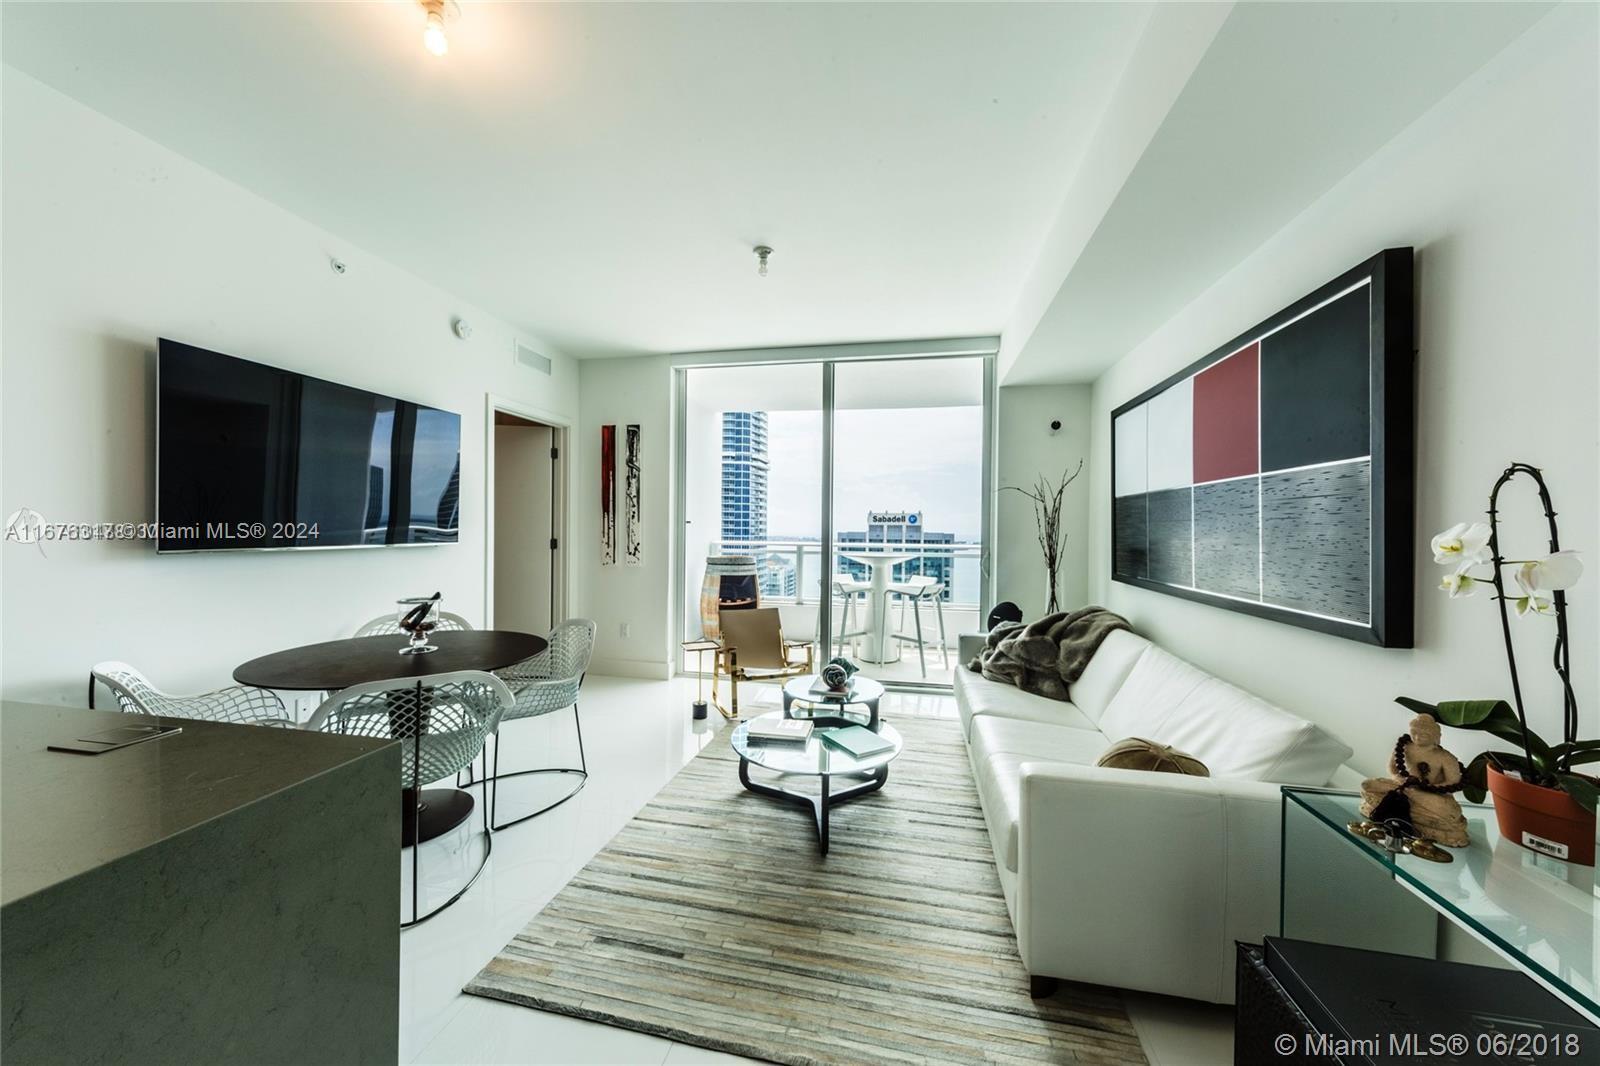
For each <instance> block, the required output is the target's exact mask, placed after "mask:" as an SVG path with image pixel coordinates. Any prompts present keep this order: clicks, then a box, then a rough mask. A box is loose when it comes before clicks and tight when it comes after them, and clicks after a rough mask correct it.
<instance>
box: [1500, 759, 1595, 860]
mask: <svg viewBox="0 0 1600 1066" xmlns="http://www.w3.org/2000/svg"><path fill="white" fill-rule="evenodd" d="M1489 794H1490V795H1492V796H1493V797H1494V816H1495V820H1496V821H1498V822H1499V823H1500V835H1501V836H1503V837H1505V838H1506V839H1507V840H1510V841H1514V842H1515V843H1518V844H1521V845H1522V846H1523V847H1525V848H1527V849H1528V850H1529V851H1536V852H1538V853H1539V854H1540V855H1549V856H1551V857H1552V858H1556V859H1564V860H1566V861H1567V862H1575V863H1579V864H1580V865H1583V866H1593V865H1594V828H1595V821H1594V813H1593V812H1592V811H1586V810H1584V809H1583V808H1582V807H1580V806H1578V804H1577V802H1576V801H1575V800H1573V798H1572V797H1571V796H1569V795H1567V794H1566V793H1565V792H1562V791H1561V790H1560V789H1556V788H1545V787H1544V786H1543V785H1533V784H1529V783H1528V782H1526V781H1524V780H1523V779H1522V778H1520V777H1513V776H1512V775H1510V774H1503V773H1501V772H1500V771H1499V770H1498V769H1496V768H1495V766H1494V764H1493V763H1490V764H1489Z"/></svg>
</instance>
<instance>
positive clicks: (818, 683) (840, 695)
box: [811, 677, 856, 700]
mask: <svg viewBox="0 0 1600 1066" xmlns="http://www.w3.org/2000/svg"><path fill="white" fill-rule="evenodd" d="M855 688H856V679H855V678H853V677H852V678H851V679H850V681H849V683H848V684H846V685H845V687H844V690H843V691H842V692H841V691H840V690H839V689H836V688H829V687H828V683H827V682H826V681H824V680H822V678H820V677H819V678H817V679H816V680H815V681H813V682H812V683H811V695H813V696H821V697H825V698H831V699H836V700H843V699H848V698H849V697H850V694H851V693H852V692H854V691H855Z"/></svg>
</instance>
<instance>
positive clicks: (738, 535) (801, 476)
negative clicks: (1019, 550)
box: [677, 356, 991, 685]
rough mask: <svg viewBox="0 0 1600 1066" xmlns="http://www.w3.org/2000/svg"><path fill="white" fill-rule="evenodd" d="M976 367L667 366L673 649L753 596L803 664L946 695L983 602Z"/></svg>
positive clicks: (960, 363) (981, 429)
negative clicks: (675, 548) (670, 378)
mask: <svg viewBox="0 0 1600 1066" xmlns="http://www.w3.org/2000/svg"><path fill="white" fill-rule="evenodd" d="M989 371H990V364H989V360H988V359H987V358H986V357H983V356H965V357H941V358H936V359H876V360H858V361H829V360H817V361H806V362H788V363H775V362H768V363H749V364H735V365H729V364H719V365H711V366H697V367H688V368H685V369H682V370H680V371H679V372H678V376H677V388H678V390H679V396H678V412H679V421H680V432H679V436H678V458H679V465H678V471H677V473H678V484H679V492H678V500H679V504H678V506H679V510H680V512H681V513H680V521H681V527H680V528H681V530H682V537H681V555H682V568H681V570H680V573H679V579H678V582H677V586H678V604H677V616H678V620H679V633H680V636H681V639H683V640H693V639H695V638H696V637H699V636H700V635H702V633H705V632H707V631H712V632H714V631H715V627H716V625H717V622H716V619H717V617H718V615H719V612H720V611H721V610H722V609H724V607H726V606H731V605H733V604H735V603H737V604H739V605H745V604H746V603H747V602H748V601H755V602H758V603H759V604H760V605H761V606H764V607H775V608H777V609H778V611H779V613H780V617H781V619H782V624H783V633H784V636H785V637H786V638H789V639H795V638H800V639H807V640H812V641H814V642H816V645H817V657H818V662H819V663H820V662H822V661H825V660H826V659H828V658H830V657H831V656H833V655H836V654H844V655H848V656H850V657H851V658H853V659H855V660H856V661H857V662H859V663H860V664H861V666H862V668H863V669H864V670H865V671H866V672H867V673H868V675H869V676H872V677H876V678H878V679H880V680H883V681H887V682H891V683H903V684H913V685H915V684H934V685H947V684H948V683H949V679H950V675H949V669H950V667H951V666H952V665H954V663H955V645H956V637H957V634H959V633H962V632H970V631H972V630H973V629H975V628H977V626H978V620H979V612H980V610H981V608H982V607H983V605H984V600H985V597H986V593H987V588H986V582H985V578H984V573H985V567H984V560H985V555H984V551H985V546H986V539H985V537H986V531H987V524H988V513H989V509H988V507H987V506H985V494H986V492H987V490H988V488H987V482H986V478H985V475H984V471H985V470H986V469H987V463H988V448H987V442H988V438H989V432H990V431H989V424H988V421H987V417H986V413H987V410H988V405H987V397H988V396H989V392H990V388H991V386H990V377H991V375H990V372H989ZM706 665H707V668H709V663H707V664H706ZM680 668H681V669H683V670H686V671H694V670H697V669H699V668H700V663H699V659H698V658H697V656H696V655H695V653H692V652H690V653H685V655H684V656H683V661H682V662H681V664H680Z"/></svg>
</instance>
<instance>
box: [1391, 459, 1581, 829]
mask: <svg viewBox="0 0 1600 1066" xmlns="http://www.w3.org/2000/svg"><path fill="white" fill-rule="evenodd" d="M1518 476H1526V477H1529V478H1532V479H1533V481H1534V483H1535V484H1537V485H1538V487H1539V502H1540V503H1541V504H1543V505H1544V513H1545V519H1546V521H1547V523H1548V525H1549V530H1550V542H1549V551H1548V552H1547V553H1546V554H1544V555H1539V556H1534V557H1532V558H1528V559H1508V558H1506V557H1505V555H1504V553H1503V552H1502V551H1501V548H1500V522H1499V514H1500V510H1499V508H1500V490H1501V489H1502V488H1504V487H1505V486H1506V484H1507V483H1508V482H1510V481H1511V480H1513V479H1514V478H1516V477H1518ZM1433 561H1434V562H1436V563H1439V564H1441V565H1443V566H1446V567H1448V568H1449V571H1448V572H1447V573H1446V574H1445V576H1444V579H1443V580H1441V581H1440V582H1439V587H1440V588H1441V589H1443V590H1444V591H1445V592H1447V593H1449V594H1450V598H1451V599H1460V598H1462V597H1466V596H1472V595H1474V594H1475V593H1476V592H1477V591H1478V590H1479V589H1480V588H1483V587H1485V586H1487V587H1489V588H1491V589H1493V594H1494V599H1495V601H1496V602H1497V604H1498V606H1499V609H1500V627H1501V632H1502V634H1503V635H1504V637H1505V647H1506V665H1507V667H1508V669H1509V670H1510V674H1511V695H1512V700H1513V702H1514V704H1515V709H1514V711H1513V707H1512V706H1511V705H1508V704H1507V703H1506V702H1505V701H1504V700H1456V701H1450V702H1447V703H1440V704H1437V705H1435V704H1427V703H1423V702H1422V701H1420V700H1413V699H1409V698H1407V697H1401V698H1400V699H1399V701H1398V702H1399V703H1401V704H1403V705H1404V706H1406V707H1408V708H1410V709H1411V710H1413V711H1421V712H1423V713H1427V714H1431V715H1433V717H1435V718H1438V719H1439V720H1440V721H1442V722H1444V723H1445V724H1447V725H1453V726H1458V727H1461V728H1466V729H1483V730H1487V731H1489V732H1492V733H1494V734H1495V735H1496V736H1498V737H1501V738H1502V739H1504V740H1509V741H1512V742H1513V743H1516V744H1518V745H1520V746H1521V748H1522V754H1521V755H1520V756H1518V755H1512V754H1510V753H1506V752H1485V753H1484V754H1483V755H1480V756H1478V758H1476V759H1474V760H1473V761H1472V763H1471V765H1470V766H1469V767H1468V768H1467V773H1466V785H1467V793H1468V797H1469V798H1472V799H1481V798H1482V795H1483V784H1482V782H1483V780H1484V773H1485V769H1486V765H1487V763H1488V762H1491V761H1492V762H1494V763H1495V765H1496V766H1497V767H1499V768H1500V769H1504V770H1515V771H1516V772H1518V773H1519V774H1521V775H1522V777H1523V778H1524V779H1525V780H1527V781H1529V782H1531V783H1533V784H1538V785H1544V786H1546V787H1548V788H1558V789H1561V790H1563V791H1565V792H1566V793H1568V794H1569V795H1571V796H1572V797H1573V799H1575V800H1577V801H1578V802H1579V803H1580V804H1582V805H1583V806H1584V807H1586V808H1587V809H1589V810H1591V811H1592V810H1594V809H1595V805H1596V798H1597V795H1600V793H1597V791H1596V789H1595V786H1594V782H1592V781H1591V780H1589V779H1588V778H1584V777H1581V776H1578V775H1575V774H1573V773H1572V766H1573V764H1574V763H1588V762H1595V761H1600V741H1580V740H1578V739H1577V733H1578V699H1577V696H1576V695H1575V694H1574V692H1573V690H1572V653H1571V647H1570V644H1569V640H1568V634H1567V596H1566V593H1567V590H1568V589H1570V588H1572V586H1573V585H1575V584H1577V582H1578V579H1579V578H1580V577H1582V576H1583V562H1582V560H1580V559H1579V557H1578V553H1577V552H1574V551H1571V550H1570V549H1563V548H1562V547H1561V545H1560V535H1559V532H1558V530H1557V528H1556V512H1555V507H1554V506H1553V505H1552V503H1551V501H1550V490H1549V488H1548V487H1547V486H1546V485H1545V482H1544V476H1543V475H1542V474H1541V473H1540V472H1539V470H1538V469H1537V468H1536V467H1533V466H1530V465H1529V464H1527V463H1512V464H1511V465H1510V466H1508V467H1506V469H1505V472H1504V473H1502V474H1501V475H1500V479H1499V480H1498V481H1496V482H1495V484H1494V489H1493V491H1491V492H1490V494H1489V521H1488V522H1460V523H1457V524H1456V525H1453V526H1451V527H1450V528H1449V529H1447V530H1445V531H1444V532H1443V533H1440V534H1439V535H1438V536H1436V537H1434V538H1433ZM1507 572H1509V573H1510V575H1511V581H1512V583H1513V585H1514V586H1515V587H1514V588H1508V586H1507V583H1506V574H1507ZM1513 612H1515V614H1516V615H1517V616H1518V617H1519V618H1538V617H1549V618H1554V619H1555V629H1556V633H1555V649H1554V655H1553V657H1552V664H1553V666H1554V668H1555V671H1556V675H1557V676H1558V677H1559V678H1560V679H1561V691H1562V734H1563V736H1562V742H1561V743H1560V744H1556V745H1548V744H1546V743H1544V741H1542V740H1541V739H1539V737H1538V735H1537V734H1535V733H1534V732H1532V731H1531V730H1530V729H1529V728H1528V714H1527V709H1526V708H1525V706H1524V705H1523V700H1522V681H1521V678H1520V676H1519V675H1518V673H1517V656H1516V651H1515V649H1514V648H1513V646H1512V642H1511V615H1512V613H1513ZM1474 793H1476V795H1475V796H1474V795H1473V794H1474Z"/></svg>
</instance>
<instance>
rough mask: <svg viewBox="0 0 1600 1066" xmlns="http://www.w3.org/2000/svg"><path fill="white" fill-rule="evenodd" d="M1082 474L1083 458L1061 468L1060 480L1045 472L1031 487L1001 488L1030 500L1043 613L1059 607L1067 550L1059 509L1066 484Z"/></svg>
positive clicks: (1063, 499)
mask: <svg viewBox="0 0 1600 1066" xmlns="http://www.w3.org/2000/svg"><path fill="white" fill-rule="evenodd" d="M1081 473H1083V460H1082V459H1079V460H1078V465H1077V466H1075V467H1073V468H1072V469H1071V470H1066V471H1063V472H1062V474H1061V480H1060V481H1059V482H1053V481H1051V480H1050V478H1049V476H1047V475H1045V474H1040V475H1039V480H1037V481H1035V482H1034V483H1033V486H1032V487H1031V488H1023V487H1022V486H1020V485H1002V486H1001V491H1002V492H1004V491H1008V490H1009V491H1011V492H1020V493H1022V495H1024V496H1026V497H1028V499H1030V500H1032V501H1033V521H1034V526H1035V529H1036V530H1037V532H1038V536H1039V551H1040V552H1041V553H1042V554H1043V555H1044V571H1045V580H1046V581H1048V582H1049V585H1048V588H1049V590H1050V596H1049V605H1048V606H1047V607H1046V608H1045V614H1055V613H1056V612H1057V611H1059V610H1061V591H1060V576H1061V554H1062V552H1064V551H1065V550H1066V546H1067V534H1066V531H1065V530H1064V529H1062V527H1061V509H1062V504H1063V502H1064V501H1065V500H1066V496H1067V486H1068V485H1070V484H1072V483H1073V482H1074V481H1076V480H1077V479H1078V475H1079V474H1081Z"/></svg>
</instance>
